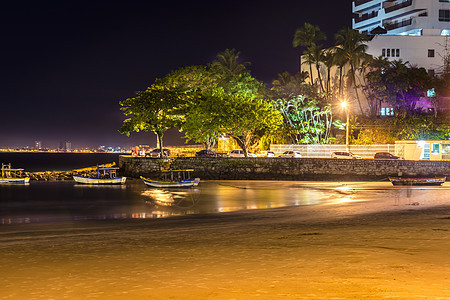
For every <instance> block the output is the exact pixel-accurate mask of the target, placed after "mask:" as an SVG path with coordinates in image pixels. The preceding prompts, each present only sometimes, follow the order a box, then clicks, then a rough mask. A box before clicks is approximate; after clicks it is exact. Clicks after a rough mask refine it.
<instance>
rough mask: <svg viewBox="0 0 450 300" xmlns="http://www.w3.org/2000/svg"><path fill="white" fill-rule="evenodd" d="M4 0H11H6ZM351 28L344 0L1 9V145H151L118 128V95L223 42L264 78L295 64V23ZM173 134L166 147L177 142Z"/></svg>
mask: <svg viewBox="0 0 450 300" xmlns="http://www.w3.org/2000/svg"><path fill="white" fill-rule="evenodd" d="M11 2H12V1H11ZM305 22H309V23H311V24H315V25H318V26H319V27H320V28H321V29H322V31H324V32H325V33H326V34H327V36H328V42H327V44H326V45H328V44H330V45H331V43H333V35H334V34H335V33H336V32H337V31H338V30H339V29H341V28H344V27H350V26H351V1H347V0H346V1H336V0H322V1H301V0H296V1H265V0H259V1H245V0H241V1H234V0H227V1H220V2H219V1H133V0H127V1H125V0H124V1H115V0H109V1H103V0H100V1H97V0H89V1H82V0H80V1H69V0H67V1H15V2H14V4H2V8H1V10H0V32H1V47H0V53H1V55H0V59H1V65H0V74H1V78H0V86H1V98H2V100H1V102H2V105H1V110H0V111H1V125H2V126H1V127H0V147H7V146H10V147H22V146H26V145H29V146H32V145H33V143H34V141H35V140H41V141H42V143H43V145H44V146H46V147H57V146H58V144H59V142H60V141H71V142H72V146H73V147H78V148H79V147H84V146H88V147H98V146H99V145H107V146H124V147H130V146H133V145H137V144H150V145H153V146H154V145H155V144H156V139H155V137H154V135H153V134H150V133H139V134H132V135H131V137H126V136H124V135H121V134H119V133H118V132H117V130H118V129H119V128H120V126H121V124H122V121H123V120H124V118H125V117H124V116H123V114H122V112H121V111H120V110H119V104H118V102H119V100H121V99H125V98H128V97H133V96H134V92H135V91H137V90H144V89H145V88H146V87H147V86H149V85H150V84H151V83H152V82H153V81H154V80H155V78H157V77H163V76H164V75H165V74H167V73H168V72H170V71H171V70H174V69H177V68H179V67H182V66H187V65H195V64H206V63H209V62H211V61H212V60H213V59H214V58H215V56H216V54H217V53H219V52H221V51H223V50H225V49H226V48H235V49H237V50H238V51H240V52H241V57H242V58H243V59H244V60H245V61H250V62H251V67H250V69H251V71H252V74H253V75H254V76H255V77H256V78H258V79H260V80H262V81H264V82H266V83H267V84H270V82H271V81H272V80H273V79H274V78H276V76H277V74H278V73H281V72H284V71H289V72H291V73H295V72H298V70H299V54H300V53H301V51H302V49H299V48H297V49H294V48H293V47H292V38H293V35H294V32H295V30H296V28H299V27H301V26H302V25H303V23H305ZM180 136H181V135H180V134H179V133H178V132H177V131H175V132H172V133H170V134H168V135H167V136H166V144H168V145H175V144H182V143H183V140H181V139H180Z"/></svg>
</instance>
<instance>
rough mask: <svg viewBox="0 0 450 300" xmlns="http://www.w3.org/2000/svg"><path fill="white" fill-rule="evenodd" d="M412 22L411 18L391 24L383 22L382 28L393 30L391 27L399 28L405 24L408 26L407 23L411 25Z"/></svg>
mask: <svg viewBox="0 0 450 300" xmlns="http://www.w3.org/2000/svg"><path fill="white" fill-rule="evenodd" d="M411 24H412V19H409V20H405V21H402V22H396V23H392V24H388V23H387V24H385V25H384V28H385V29H386V30H393V29H397V28H400V27H405V26H408V25H411Z"/></svg>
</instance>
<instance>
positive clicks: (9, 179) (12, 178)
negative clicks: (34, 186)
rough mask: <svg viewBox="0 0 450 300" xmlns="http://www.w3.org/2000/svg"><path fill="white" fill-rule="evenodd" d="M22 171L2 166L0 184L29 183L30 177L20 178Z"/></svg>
mask: <svg viewBox="0 0 450 300" xmlns="http://www.w3.org/2000/svg"><path fill="white" fill-rule="evenodd" d="M22 172H23V169H12V168H11V164H2V176H1V177H0V183H20V184H24V183H29V182H30V177H23V176H22Z"/></svg>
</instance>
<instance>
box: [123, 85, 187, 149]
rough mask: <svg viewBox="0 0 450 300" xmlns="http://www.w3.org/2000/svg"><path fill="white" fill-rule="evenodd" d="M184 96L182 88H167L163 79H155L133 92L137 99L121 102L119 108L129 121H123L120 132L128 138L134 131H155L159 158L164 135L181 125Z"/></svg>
mask: <svg viewBox="0 0 450 300" xmlns="http://www.w3.org/2000/svg"><path fill="white" fill-rule="evenodd" d="M184 93H185V91H183V90H181V89H178V88H172V87H169V86H167V85H166V83H165V82H164V80H156V82H155V83H154V84H152V85H151V86H150V87H148V88H147V89H146V90H145V91H138V92H136V94H137V96H136V97H134V98H128V99H126V100H123V101H120V102H119V103H120V105H121V108H120V109H121V110H122V111H123V112H124V114H125V115H126V116H129V118H128V119H126V120H125V121H124V122H123V125H122V127H121V128H120V129H119V132H120V133H123V134H126V135H127V136H129V135H130V133H131V132H133V131H136V132H139V131H142V130H143V131H149V130H150V131H152V132H154V133H155V134H156V136H157V138H158V141H159V146H160V150H161V156H162V154H163V152H162V151H163V150H162V149H163V135H164V132H165V131H166V130H167V129H170V128H173V127H176V126H178V125H179V124H181V121H182V107H183V100H184V97H183V94H184Z"/></svg>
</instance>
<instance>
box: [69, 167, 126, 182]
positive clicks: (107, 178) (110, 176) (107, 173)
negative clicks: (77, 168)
mask: <svg viewBox="0 0 450 300" xmlns="http://www.w3.org/2000/svg"><path fill="white" fill-rule="evenodd" d="M118 169H119V168H117V167H99V166H97V177H89V176H80V175H73V179H74V180H75V182H77V183H83V184H125V181H126V180H127V178H126V177H117V173H116V172H117V170H118Z"/></svg>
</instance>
